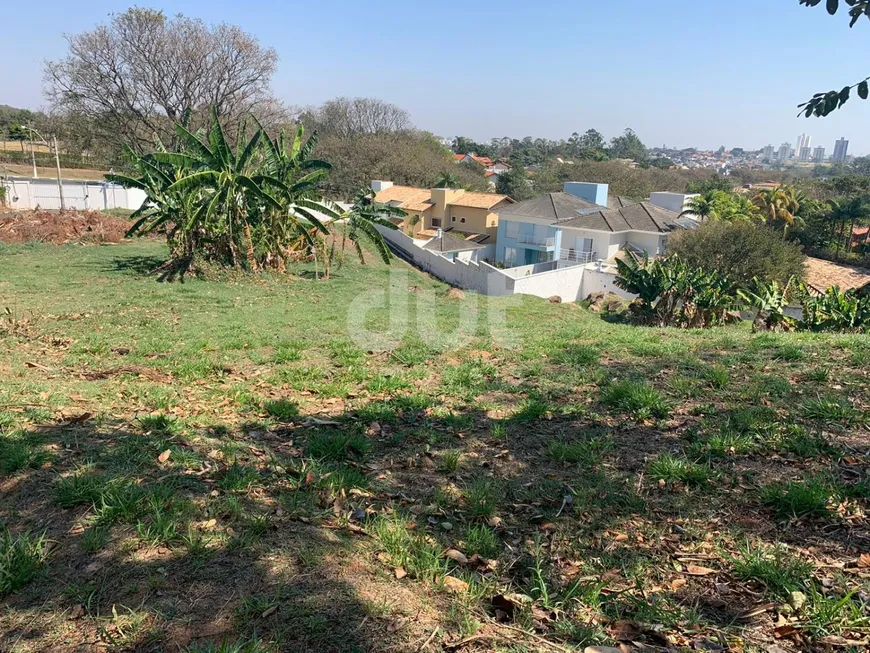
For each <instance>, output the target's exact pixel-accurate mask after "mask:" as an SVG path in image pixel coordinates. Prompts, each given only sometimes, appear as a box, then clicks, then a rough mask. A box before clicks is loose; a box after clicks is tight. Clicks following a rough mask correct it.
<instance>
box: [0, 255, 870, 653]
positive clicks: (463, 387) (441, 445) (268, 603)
mask: <svg viewBox="0 0 870 653" xmlns="http://www.w3.org/2000/svg"><path fill="white" fill-rule="evenodd" d="M162 256H164V250H163V248H162V246H161V245H159V244H157V243H154V242H150V243H146V242H138V243H130V244H124V245H119V246H88V247H83V246H48V245H41V246H20V247H2V246H0V310H3V308H4V307H5V308H8V311H7V312H5V314H0V315H2V316H0V650H4V651H5V650H21V651H42V650H49V649H50V650H56V651H65V650H90V649H91V648H100V650H103V649H108V650H142V651H150V650H170V651H172V650H190V651H227V652H229V651H247V652H249V653H251V652H255V651H272V650H288V651H303V650H304V651H308V650H310V651H367V650H383V651H387V650H390V651H418V650H430V651H436V650H441V651H490V650H497V651H513V652H519V651H539V650H540V651H574V650H581V651H582V650H583V648H584V647H585V646H589V645H611V646H616V645H618V642H619V641H623V642H631V641H633V642H645V643H646V644H648V645H652V646H658V647H670V648H672V649H679V648H685V649H694V650H709V651H721V650H724V649H725V648H726V647H728V648H730V649H731V650H745V651H768V650H785V651H796V650H809V649H811V648H812V647H817V648H820V649H821V648H824V647H826V646H835V647H839V650H855V651H858V650H865V646H866V644H867V642H868V638H870V617H868V614H870V613H868V604H870V580H868V579H870V532H868V523H867V517H866V514H865V511H866V510H867V507H868V498H870V476H868V471H870V468H868V435H870V432H868V416H870V389H868V386H870V373H868V370H870V338H868V337H866V336H816V335H813V334H785V335H769V334H764V335H753V334H751V333H750V331H749V329H748V328H747V327H746V326H745V325H744V326H742V327H729V328H723V329H714V330H711V331H704V332H685V331H683V332H681V331H677V330H670V329H645V328H634V327H630V326H625V325H621V324H614V323H610V322H607V321H605V320H603V319H602V318H601V317H600V316H598V315H596V314H593V313H591V312H589V311H587V310H586V309H584V308H582V307H580V306H578V305H570V304H562V305H559V304H549V303H547V302H545V301H542V300H539V299H535V298H530V297H523V298H496V299H491V300H490V301H489V302H486V301H485V298H483V299H481V300H480V302H478V299H479V298H478V297H477V296H476V295H474V294H473V293H466V295H465V297H458V298H457V297H455V296H451V295H448V290H449V289H448V288H447V287H446V286H444V285H443V284H440V283H438V282H436V281H433V280H432V279H430V278H428V277H426V276H425V275H422V274H421V273H418V272H416V271H414V270H411V269H409V268H407V267H406V266H404V265H403V264H402V263H401V262H398V261H396V262H395V263H394V265H393V266H392V267H391V268H387V267H386V266H384V265H382V264H381V263H378V262H376V261H374V260H373V261H372V262H371V263H370V264H369V265H366V266H360V265H358V264H356V263H347V264H346V265H345V266H344V267H342V268H340V269H337V270H334V271H333V274H332V277H331V279H329V280H320V279H316V278H314V270H313V268H312V267H311V266H303V267H300V268H299V269H297V270H294V272H295V273H296V274H295V275H293V276H292V277H291V278H289V279H288V278H277V277H275V278H270V277H267V278H251V277H247V276H244V275H212V276H210V277H208V279H206V280H202V279H188V280H187V281H186V282H185V283H183V284H180V283H174V284H158V283H156V282H155V281H154V279H153V277H150V276H148V275H147V270H149V269H151V268H153V267H154V266H155V265H156V263H157V262H159V261H160V260H161V257H162ZM390 270H392V274H391V273H390ZM380 299H386V300H388V301H389V302H390V306H391V308H392V310H387V309H386V308H384V307H383V306H381V307H380V308H378V307H375V308H374V309H372V310H370V311H368V312H366V311H364V310H362V308H361V307H364V306H365V305H367V304H374V305H376V304H377V303H378V301H379V300H380ZM349 306H351V307H353V310H351V311H350V312H349V309H348V307H349ZM349 314H350V317H348V316H349ZM472 314H476V315H477V316H478V317H479V318H480V320H479V323H476V324H468V323H466V322H467V320H466V318H467V317H468V316H469V315H472ZM500 316H503V317H504V319H503V320H502V319H501V318H500ZM391 320H392V323H393V327H394V328H393V333H392V337H384V338H382V340H384V341H385V342H387V343H388V344H389V347H390V348H389V349H388V350H382V348H380V347H378V346H376V344H375V340H376V339H375V338H374V337H373V336H372V333H371V332H378V331H380V332H383V333H384V335H385V336H387V335H389V334H387V333H386V330H387V326H388V325H389V324H390V323H391ZM502 321H504V324H500V323H501V322H502ZM457 326H461V327H462V329H463V331H464V333H466V334H467V336H465V337H455V335H452V334H453V333H454V331H455V330H456V327H457ZM505 326H506V327H507V330H508V331H509V333H508V334H507V335H505V333H504V327H505ZM363 332H366V333H368V334H369V335H368V337H365V338H364V337H363V335H364V334H363ZM361 334H363V335H361ZM774 647H778V649H777V648H774ZM659 650H661V648H660V649H659Z"/></svg>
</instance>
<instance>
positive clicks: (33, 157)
mask: <svg viewBox="0 0 870 653" xmlns="http://www.w3.org/2000/svg"><path fill="white" fill-rule="evenodd" d="M28 131H29V132H30V160H31V162H32V163H33V178H34V179H39V173H38V172H37V171H36V152H35V150H34V149H33V129H32V128H30V129H28Z"/></svg>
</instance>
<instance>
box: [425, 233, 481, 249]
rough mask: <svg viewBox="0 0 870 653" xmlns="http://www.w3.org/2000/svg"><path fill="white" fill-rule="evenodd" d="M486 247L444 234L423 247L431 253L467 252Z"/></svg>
mask: <svg viewBox="0 0 870 653" xmlns="http://www.w3.org/2000/svg"><path fill="white" fill-rule="evenodd" d="M483 248H484V245H478V244H477V243H474V242H472V241H470V240H465V239H464V238H457V237H456V236H451V235H450V234H448V233H442V234H441V235H440V236H437V237H435V238H433V239H432V240H430V241H429V242H428V243H426V244H425V245H423V249H426V250H429V251H430V252H467V251H469V250H472V249H483Z"/></svg>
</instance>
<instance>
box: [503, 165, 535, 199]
mask: <svg viewBox="0 0 870 653" xmlns="http://www.w3.org/2000/svg"><path fill="white" fill-rule="evenodd" d="M495 190H496V192H497V193H500V194H501V195H507V196H508V197H510V198H511V199H514V200H516V201H517V202H522V201H523V200H527V199H529V198H530V197H533V196H534V193H533V192H532V188H531V186H530V185H529V178H528V175H526V171H525V169H524V168H523V166H522V165H513V166H512V167H511V169H510V170H508V171H506V172H503V173H501V174H500V175H498V180H497V181H496V182H495Z"/></svg>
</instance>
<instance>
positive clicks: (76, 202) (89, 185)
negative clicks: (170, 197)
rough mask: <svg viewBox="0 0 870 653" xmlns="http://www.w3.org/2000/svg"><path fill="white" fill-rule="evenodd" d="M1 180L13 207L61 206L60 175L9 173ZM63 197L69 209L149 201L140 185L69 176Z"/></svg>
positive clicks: (131, 207) (132, 205) (135, 206)
mask: <svg viewBox="0 0 870 653" xmlns="http://www.w3.org/2000/svg"><path fill="white" fill-rule="evenodd" d="M0 183H2V185H3V186H4V187H5V188H6V205H7V206H9V207H10V208H13V209H36V208H40V209H59V208H61V202H60V190H59V189H58V186H57V180H56V179H33V178H31V177H8V178H6V179H3V180H0ZM63 199H64V204H65V206H66V208H67V209H76V210H78V211H85V210H91V211H104V210H106V209H129V210H136V209H138V208H139V207H140V206H142V202H143V201H145V193H144V192H143V191H141V190H139V189H137V188H124V187H123V186H118V185H117V184H109V183H105V182H99V181H72V180H67V181H64V182H63Z"/></svg>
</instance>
